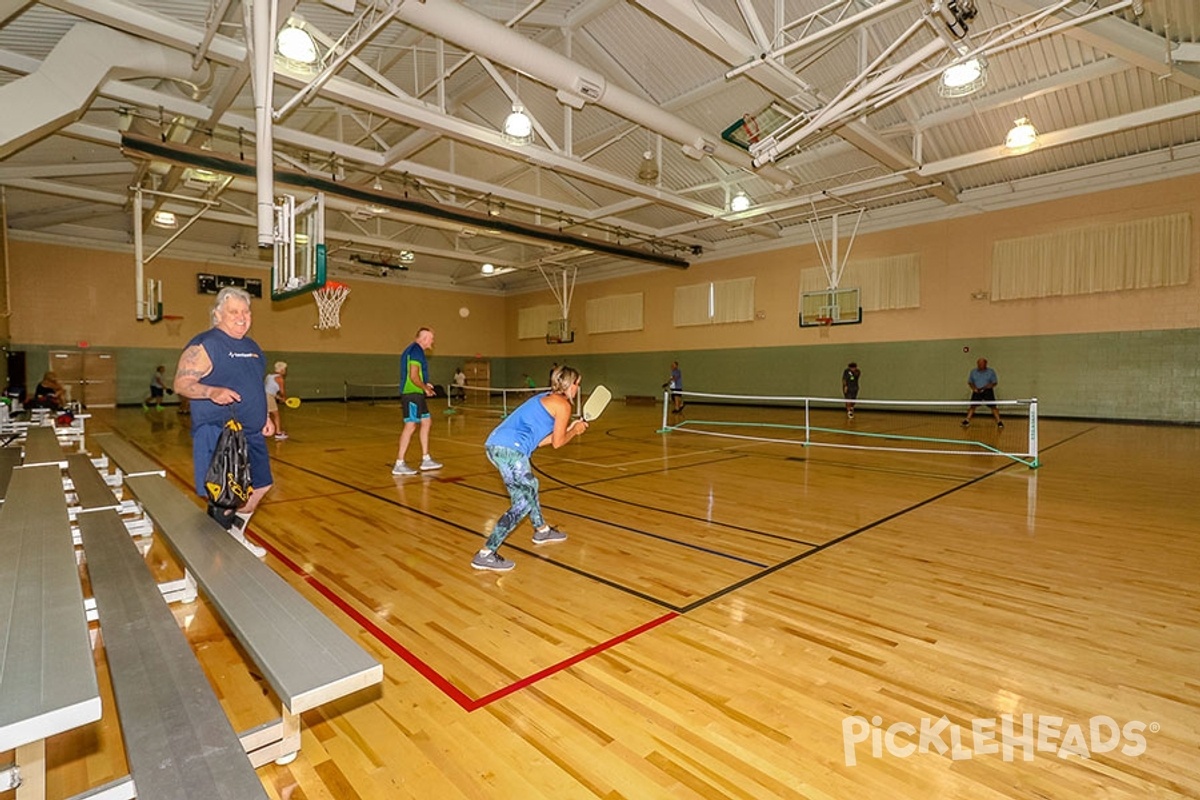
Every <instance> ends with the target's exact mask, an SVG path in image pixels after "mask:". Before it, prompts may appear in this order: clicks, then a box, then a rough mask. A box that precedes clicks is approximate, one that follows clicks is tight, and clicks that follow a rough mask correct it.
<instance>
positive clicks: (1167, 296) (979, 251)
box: [506, 176, 1200, 357]
mask: <svg viewBox="0 0 1200 800" xmlns="http://www.w3.org/2000/svg"><path fill="white" fill-rule="evenodd" d="M1180 211H1188V212H1190V213H1191V214H1192V224H1193V232H1192V279H1191V282H1190V283H1189V284H1188V285H1187V286H1182V287H1171V288H1163V289H1153V290H1141V291H1127V292H1111V293H1105V294H1097V295H1089V296H1077V297H1066V298H1046V299H1040V300H1021V301H1006V302H1002V303H992V302H990V301H988V300H973V299H972V298H971V293H972V292H978V291H980V290H983V291H988V290H989V289H990V287H991V273H990V264H991V255H992V246H993V244H994V243H995V242H996V241H997V240H999V239H1008V238H1014V237H1018V236H1028V235H1033V234H1038V233H1045V232H1049V231H1055V230H1062V229H1065V228H1075V227H1081V226H1085V225H1091V224H1103V223H1105V222H1116V221H1123V220H1130V219H1136V218H1140V217H1149V216H1156V215H1162V214H1170V213H1177V212H1180ZM851 227H852V226H851V225H849V224H846V225H843V233H845V232H846V231H848V230H849V229H850V228H851ZM844 242H845V239H844V238H843V245H842V247H843V249H844V247H845V244H844ZM904 253H919V254H920V258H921V307H920V308H918V309H911V310H902V311H888V312H864V322H863V324H862V325H847V326H839V327H838V328H837V329H836V330H835V331H833V332H831V337H830V339H833V340H836V341H837V342H839V343H855V342H888V341H921V340H938V339H953V338H956V337H974V338H980V337H1000V336H1026V335H1052V334H1062V333H1098V332H1112V331H1132V330H1166V329H1180V328H1198V327H1200V176H1192V177H1188V178H1179V179H1175V180H1170V181H1164V182H1160V183H1155V184H1148V185H1145V186H1139V187H1133V188H1129V189H1121V190H1114V191H1108V192H1101V193H1097V194H1093V195H1088V196H1085V197H1076V198H1072V199H1069V200H1057V201H1054V202H1049V203H1042V204H1038V205H1034V206H1025V207H1021V208H1015V209H1011V210H1007V211H999V212H992V213H988V214H976V215H971V216H963V217H961V218H959V219H955V220H951V221H944V222H937V223H932V224H928V225H918V226H913V227H909V228H903V229H900V230H893V231H885V232H882V233H876V234H860V235H859V237H858V238H857V240H856V241H855V242H854V246H853V250H852V252H851V258H852V260H853V259H868V258H877V257H881V256H886V255H898V254H904ZM818 266H820V257H819V256H818V255H817V251H816V249H815V247H813V246H804V247H794V248H787V249H783V250H776V251H773V252H769V253H762V254H758V255H753V256H746V257H741V258H737V259H730V260H728V261H714V262H708V263H703V264H697V265H694V266H692V267H691V268H690V269H688V270H685V271H674V270H661V271H657V272H653V273H647V274H644V275H637V276H632V277H627V278H620V279H615V280H609V281H603V282H597V283H590V284H589V283H580V284H578V285H577V286H576V290H575V295H574V299H573V301H572V308H571V312H572V318H573V322H574V327H575V329H576V338H575V343H574V344H573V345H559V346H550V345H546V344H545V343H544V342H542V341H535V340H522V341H515V336H516V330H517V323H516V320H517V314H518V312H519V310H520V308H522V307H526V306H535V305H545V304H550V303H553V302H554V299H553V295H552V294H551V293H550V290H549V289H548V288H547V289H546V290H544V291H539V292H535V293H530V294H526V295H521V296H518V297H514V298H512V300H511V302H510V305H509V308H508V319H507V326H506V331H507V334H508V338H509V341H510V344H511V352H512V354H513V355H515V356H536V355H567V356H568V357H569V356H570V355H572V354H574V353H616V352H643V351H652V350H671V351H676V350H679V351H686V350H710V349H720V348H739V347H774V346H789V345H806V344H813V345H819V344H825V343H827V342H829V341H830V339H826V338H821V335H820V332H819V331H817V330H815V329H811V328H806V329H800V328H799V327H798V324H797V314H798V309H799V294H800V290H799V286H800V271H801V270H803V269H807V268H810V267H818ZM746 275H754V276H755V277H756V281H755V297H756V298H757V299H756V306H757V309H758V310H759V311H761V312H763V313H764V314H765V319H762V320H756V321H754V322H750V323H742V324H734V325H714V326H703V327H690V328H679V329H677V328H675V327H674V325H673V324H672V308H673V304H674V295H673V292H674V288H675V287H676V286H679V285H685V284H690V283H701V282H706V281H710V280H721V279H722V278H728V277H742V276H746ZM628 292H643V293H644V297H645V306H644V317H645V330H644V331H643V332H641V333H619V334H601V335H594V336H588V334H587V332H586V330H585V327H586V325H585V319H584V309H585V306H586V303H587V301H588V299H589V298H593V297H603V296H607V295H615V294H623V293H628Z"/></svg>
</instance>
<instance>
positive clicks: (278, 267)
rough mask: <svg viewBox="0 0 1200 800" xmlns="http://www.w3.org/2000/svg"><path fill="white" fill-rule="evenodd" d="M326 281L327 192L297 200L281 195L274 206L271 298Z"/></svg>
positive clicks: (277, 297) (319, 286)
mask: <svg viewBox="0 0 1200 800" xmlns="http://www.w3.org/2000/svg"><path fill="white" fill-rule="evenodd" d="M324 285H325V195H324V194H322V193H320V192H318V193H317V194H315V195H313V196H312V197H311V198H309V199H308V200H306V201H304V202H303V203H300V204H299V205H297V204H296V198H294V197H292V196H291V195H287V194H285V195H282V196H281V197H280V198H279V200H278V203H277V204H276V206H275V263H274V266H273V268H272V270H271V299H272V300H284V299H287V298H289V297H295V296H296V295H299V294H305V293H307V292H311V291H313V290H314V289H319V288H321V287H322V286H324Z"/></svg>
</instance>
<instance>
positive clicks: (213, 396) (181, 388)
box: [175, 344, 242, 406]
mask: <svg viewBox="0 0 1200 800" xmlns="http://www.w3.org/2000/svg"><path fill="white" fill-rule="evenodd" d="M212 369H213V365H212V361H211V360H210V359H209V357H208V351H207V350H205V349H204V347H203V346H202V345H198V344H197V345H192V346H191V347H189V348H188V349H186V350H184V351H183V355H181V356H180V357H179V365H178V366H177V367H176V368H175V391H176V392H178V393H179V394H181V395H183V396H184V397H188V398H191V399H192V400H211V401H213V402H214V403H216V404H217V405H219V406H227V405H229V404H230V403H234V402H237V401H239V400H241V399H242V396H241V395H240V394H238V393H237V392H235V391H234V390H233V389H227V388H225V387H224V386H208V385H206V384H203V383H201V382H200V381H201V379H203V378H204V377H205V376H206V375H208V374H209V373H210V372H212Z"/></svg>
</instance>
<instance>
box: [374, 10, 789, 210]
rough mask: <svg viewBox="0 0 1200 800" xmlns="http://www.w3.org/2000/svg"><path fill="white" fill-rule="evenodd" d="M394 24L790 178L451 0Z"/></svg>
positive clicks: (694, 145)
mask: <svg viewBox="0 0 1200 800" xmlns="http://www.w3.org/2000/svg"><path fill="white" fill-rule="evenodd" d="M396 19H399V20H402V21H404V22H406V23H408V24H409V25H414V26H416V27H418V28H420V29H421V30H424V31H427V32H429V33H431V34H433V35H435V36H439V37H441V38H443V39H446V40H447V41H452V42H455V43H456V44H458V45H460V46H462V47H465V48H466V49H468V50H472V51H474V52H476V53H478V54H479V55H481V56H484V57H485V58H488V59H491V60H493V61H497V62H499V63H501V64H506V65H508V66H510V67H512V68H513V69H516V70H518V71H520V72H523V73H525V74H526V75H530V76H532V77H533V78H535V79H537V80H538V81H540V82H542V83H545V84H546V85H548V86H552V87H554V88H555V89H557V90H558V99H559V101H560V102H563V103H566V104H567V105H570V106H572V107H574V108H582V107H583V104H584V103H585V102H589V103H595V104H596V105H598V106H602V107H603V108H606V109H608V110H609V111H612V112H613V113H614V114H618V115H620V116H622V117H624V118H625V119H628V120H630V121H632V122H636V123H638V124H639V125H641V126H643V127H645V128H648V129H650V130H652V131H654V132H655V133H661V134H662V135H663V136H665V137H667V138H668V139H671V140H673V141H675V142H678V143H679V144H681V145H682V146H683V150H684V152H685V153H687V154H688V155H690V156H692V157H693V158H702V157H703V156H706V155H711V156H715V157H717V158H719V159H721V160H722V161H725V162H728V163H731V164H734V165H736V166H738V167H741V168H743V169H746V170H752V171H757V172H758V174H759V175H760V176H762V177H763V178H765V179H767V180H769V181H771V182H773V183H775V184H777V185H779V186H781V187H786V186H790V185H791V184H792V179H791V177H790V176H789V175H788V174H787V173H786V172H784V171H783V170H781V169H779V168H778V167H774V166H766V167H763V168H761V169H759V170H754V167H753V164H752V163H751V160H750V157H749V155H748V154H746V153H745V152H744V151H742V150H741V149H739V148H737V147H734V146H733V145H731V144H728V143H727V142H724V141H722V140H721V139H720V137H719V136H717V137H714V136H712V135H711V134H709V133H706V132H705V131H703V130H701V129H700V128H697V127H696V126H694V125H691V124H689V123H687V122H685V121H683V120H682V119H680V118H679V117H676V116H675V115H673V114H670V113H668V112H666V111H663V110H662V109H661V108H659V107H658V106H656V105H654V104H653V103H650V102H647V101H646V100H643V99H642V98H640V97H638V96H637V95H635V94H633V93H631V92H627V91H625V90H624V89H622V88H620V87H618V86H613V85H611V84H609V83H608V82H607V81H606V80H605V79H604V77H603V76H602V75H600V74H599V73H597V72H595V71H593V70H589V69H587V68H585V67H583V66H582V65H580V64H577V63H576V62H574V61H572V60H571V59H569V58H567V57H566V56H564V55H561V54H559V53H556V52H554V51H553V50H551V49H550V48H548V47H545V46H544V45H541V44H538V43H537V42H531V41H530V40H529V39H527V38H525V37H524V36H522V35H521V34H519V33H517V32H516V31H514V30H512V29H511V28H507V27H505V26H503V25H500V24H498V23H496V22H493V21H492V20H490V19H488V18H487V17H484V16H482V15H480V14H477V13H475V12H474V11H471V10H470V9H468V8H466V7H465V6H463V5H461V4H459V3H457V2H455V0H424V1H423V2H420V3H402V4H401V5H400V7H399V8H398V9H397V11H396Z"/></svg>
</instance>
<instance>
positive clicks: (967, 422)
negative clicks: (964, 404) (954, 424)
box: [962, 419, 971, 428]
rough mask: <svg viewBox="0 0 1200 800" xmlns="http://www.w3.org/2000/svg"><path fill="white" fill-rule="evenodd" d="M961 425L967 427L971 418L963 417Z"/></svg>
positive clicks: (969, 425)
mask: <svg viewBox="0 0 1200 800" xmlns="http://www.w3.org/2000/svg"><path fill="white" fill-rule="evenodd" d="M962 426H963V427H964V428H969V427H971V420H969V419H964V420H963V421H962Z"/></svg>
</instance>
